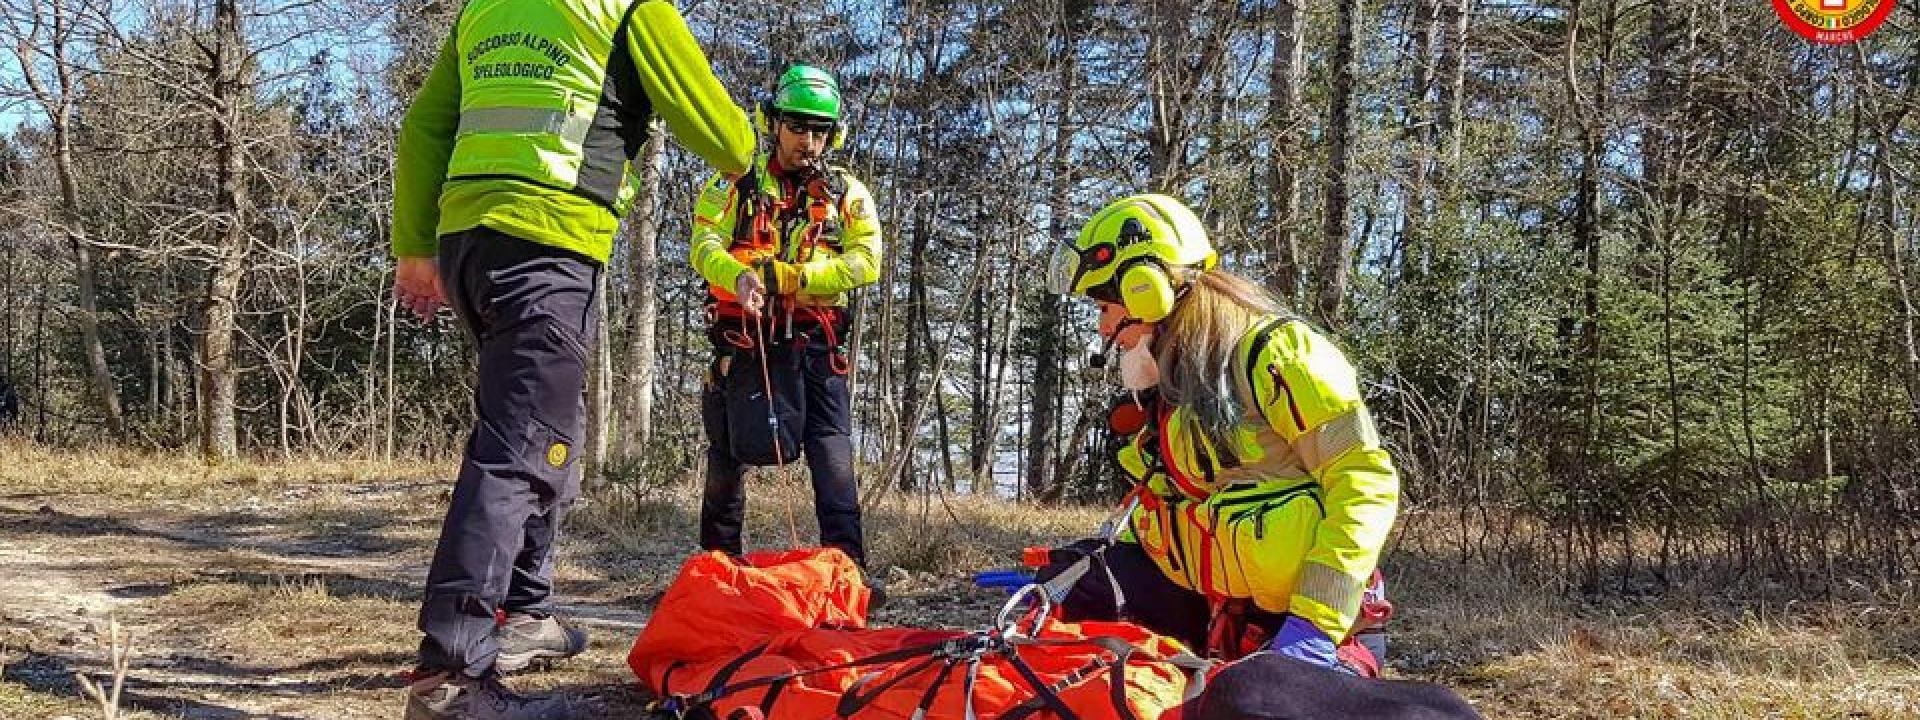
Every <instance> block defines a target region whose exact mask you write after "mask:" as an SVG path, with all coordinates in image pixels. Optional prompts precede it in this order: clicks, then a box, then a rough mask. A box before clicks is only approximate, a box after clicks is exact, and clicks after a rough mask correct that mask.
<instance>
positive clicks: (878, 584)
mask: <svg viewBox="0 0 1920 720" xmlns="http://www.w3.org/2000/svg"><path fill="white" fill-rule="evenodd" d="M860 580H861V582H862V583H864V584H865V585H866V586H867V609H868V610H879V609H880V608H883V607H886V606H887V578H886V577H885V576H883V575H875V574H872V573H868V572H867V571H866V570H864V569H863V570H861V571H860Z"/></svg>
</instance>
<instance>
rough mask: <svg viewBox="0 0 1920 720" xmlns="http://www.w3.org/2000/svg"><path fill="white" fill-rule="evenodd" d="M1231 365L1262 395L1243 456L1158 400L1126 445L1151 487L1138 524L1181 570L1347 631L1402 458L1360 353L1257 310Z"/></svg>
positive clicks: (1191, 579)
mask: <svg viewBox="0 0 1920 720" xmlns="http://www.w3.org/2000/svg"><path fill="white" fill-rule="evenodd" d="M1232 371H1233V373H1234V385H1235V387H1236V390H1237V391H1238V392H1239V393H1240V396H1241V398H1242V399H1243V403H1245V401H1246V400H1249V399H1250V400H1251V401H1252V402H1250V403H1245V404H1247V406H1248V415H1247V422H1246V423H1245V424H1243V425H1242V426H1241V427H1240V429H1239V431H1238V432H1237V433H1236V438H1235V440H1236V443H1235V444H1236V446H1237V447H1236V452H1235V453H1234V455H1236V456H1237V457H1236V458H1235V460H1234V461H1232V462H1226V463H1223V462H1219V461H1217V460H1216V458H1215V456H1216V453H1215V452H1214V451H1213V448H1212V447H1211V445H1210V444H1209V443H1208V442H1207V441H1206V439H1205V437H1204V435H1203V434H1202V433H1201V432H1199V428H1198V424H1197V423H1196V422H1194V420H1193V419H1192V416H1191V413H1190V412H1189V411H1187V410H1186V409H1184V408H1173V409H1167V410H1163V411H1162V412H1160V413H1157V414H1156V415H1157V421H1156V422H1154V423H1151V424H1150V425H1149V427H1148V428H1147V429H1145V430H1142V431H1141V432H1140V433H1139V434H1137V435H1136V436H1135V437H1134V439H1133V442H1132V443H1130V444H1129V445H1128V446H1127V447H1125V448H1123V449H1122V451H1121V454H1120V463H1121V465H1122V467H1124V468H1126V469H1127V471H1128V472H1129V473H1130V474H1133V475H1134V476H1135V477H1136V478H1138V479H1141V480H1142V481H1143V482H1145V483H1146V484H1147V487H1148V489H1149V491H1150V495H1151V496H1153V497H1152V499H1151V500H1149V501H1148V502H1146V503H1143V506H1142V507H1141V509H1140V510H1138V511H1136V512H1135V514H1134V523H1133V534H1134V537H1135V539H1136V540H1137V541H1138V542H1140V543H1141V545H1142V546H1143V547H1144V548H1146V549H1147V550H1148V553H1149V555H1152V556H1153V557H1154V558H1155V561H1156V562H1158V563H1160V565H1161V569H1162V570H1163V571H1166V572H1167V574H1168V576H1169V577H1170V578H1172V579H1173V580H1174V581H1175V582H1178V583H1180V584H1182V585H1183V586H1186V587H1189V588H1191V589H1194V590H1196V591H1199V592H1202V593H1206V594H1209V595H1212V596H1215V597H1249V598H1251V599H1253V601H1254V602H1255V604H1256V605H1258V606H1260V607H1262V608H1264V609H1266V610H1269V611H1272V612H1290V613H1293V614H1295V615H1299V616H1301V617H1303V618H1306V619H1307V620H1310V621H1312V622H1313V623H1314V624H1315V625H1316V626H1318V627H1319V628H1320V629H1322V630H1324V631H1326V632H1327V634H1328V635H1329V636H1331V637H1333V639H1334V640H1335V641H1336V642H1338V641H1339V640H1341V639H1342V638H1344V637H1345V636H1346V634H1347V632H1348V631H1349V630H1350V629H1351V628H1352V627H1353V624H1354V621H1355V620H1356V619H1357V617H1358V614H1359V610H1360V601H1361V595H1362V591H1363V590H1364V588H1365V585H1366V582H1367V580H1368V578H1369V577H1370V576H1371V575H1372V573H1373V570H1374V567H1375V565H1376V564H1378V562H1379V558H1380V551H1381V549H1382V548H1383V546H1384V545H1385V544H1386V539H1387V534H1388V532H1389V531H1390V530H1391V529H1392V527H1393V521H1394V516H1395V513H1396V512H1397V508H1398V503H1399V478H1398V477H1397V475H1396V474H1395V471H1394V468H1393V463H1392V460H1391V458H1389V457H1388V455H1387V452H1386V450H1385V449H1383V448H1381V447H1380V438H1379V435H1378V433H1377V432H1375V430H1374V427H1373V422H1372V419H1371V418H1370V417H1369V416H1368V414H1367V408H1366V404H1365V402H1364V401H1363V400H1362V399H1361V396H1360V388H1359V382H1358V379H1357V378H1356V376H1355V372H1354V369H1353V365H1352V364H1351V363H1349V362H1348V361H1347V359H1346V356H1345V355H1344V354H1343V353H1341V352H1340V350H1339V348H1337V347H1335V346H1334V345H1333V344H1332V343H1331V342H1328V341H1327V340H1326V339H1325V338H1324V337H1322V336H1320V335H1319V334H1318V333H1315V332H1314V331H1313V330H1312V329H1311V328H1309V327H1308V326H1307V325H1306V324H1305V323H1302V322H1298V321H1293V320H1288V319H1283V318H1271V319H1268V320H1265V321H1262V322H1257V323H1255V324H1254V327H1253V329H1251V330H1250V331H1248V333H1247V334H1246V335H1245V336H1244V337H1242V338H1241V340H1240V343H1239V345H1238V348H1237V351H1236V354H1235V360H1234V363H1233V368H1232Z"/></svg>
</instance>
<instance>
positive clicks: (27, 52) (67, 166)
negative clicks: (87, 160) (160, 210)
mask: <svg viewBox="0 0 1920 720" xmlns="http://www.w3.org/2000/svg"><path fill="white" fill-rule="evenodd" d="M67 10H68V7H67V3H66V2H65V1H64V0H53V2H51V3H49V4H48V5H47V6H45V7H44V8H41V7H37V6H36V8H35V16H34V17H33V23H34V24H33V25H31V26H30V29H24V30H23V29H21V28H20V26H18V25H16V24H12V23H9V26H10V28H12V29H15V30H16V32H14V33H11V34H13V35H15V36H16V37H14V38H13V40H14V41H15V44H14V48H13V50H14V57H15V58H16V59H17V60H18V61H19V63H20V70H21V77H22V79H23V80H25V81H26V83H27V88H28V90H30V91H31V92H32V94H33V98H34V100H35V102H36V103H37V104H39V105H40V108H41V110H42V111H44V112H45V113H46V115H47V125H48V126H49V128H50V129H51V130H52V131H53V164H54V174H55V175H56V176H57V177H58V179H59V183H60V210H59V216H58V217H59V220H58V222H57V224H58V226H59V227H60V229H61V232H62V233H63V234H64V235H65V236H66V238H67V247H68V248H69V249H71V250H72V251H73V267H74V281H75V284H76V286H77V287H76V290H77V293H76V295H77V297H76V298H75V299H76V300H77V301H78V303H79V305H80V307H79V321H80V343H81V351H82V354H83V355H85V356H86V358H87V371H88V374H89V376H90V378H91V380H92V384H91V386H90V390H91V391H92V393H93V396H94V400H95V401H96V402H98V403H99V407H100V412H101V414H102V415H104V416H105V420H106V423H107V429H108V431H109V432H111V433H112V435H113V436H114V437H124V436H125V435H126V423H125V421H124V414H123V413H122V411H121V407H120V387H119V383H117V382H115V381H114V379H113V371H112V369H111V368H109V367H108V366H107V351H106V348H105V346H104V345H102V343H101V341H100V310H99V300H98V297H99V290H98V275H99V271H98V269H97V268H96V262H95V259H94V257H93V248H92V246H91V245H90V244H89V243H88V242H87V237H86V231H85V229H83V227H82V225H81V222H82V218H81V210H80V183H79V181H78V174H79V173H78V171H77V170H76V168H75V164H74V159H73V103H74V100H73V92H74V86H75V85H76V84H77V83H78V79H76V78H74V77H73V72H74V66H73V65H72V64H71V63H70V61H69V60H68V58H67V50H68V43H69V41H70V40H71V38H72V35H73V33H74V32H75V28H74V27H73V26H72V22H73V18H72V17H71V16H69V15H68V13H67ZM42 21H45V22H46V23H47V25H46V26H43V25H41V24H40V23H41V22H42ZM49 26H50V27H49ZM43 29H45V30H47V31H49V35H48V36H46V37H41V35H40V32H41V30H43ZM41 42H45V43H47V48H48V50H49V51H50V53H49V54H50V55H51V58H52V60H53V67H52V71H53V77H52V85H51V86H49V85H48V84H47V81H46V79H44V78H42V77H41V75H40V71H39V69H38V67H37V65H38V64H37V63H36V62H34V53H35V52H37V49H36V48H34V47H32V46H33V45H35V44H38V43H41Z"/></svg>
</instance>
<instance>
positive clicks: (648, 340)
mask: <svg viewBox="0 0 1920 720" xmlns="http://www.w3.org/2000/svg"><path fill="white" fill-rule="evenodd" d="M666 139H667V133H666V130H664V129H662V128H659V127H655V128H654V129H653V133H652V135H651V136H650V137H648V138H647V145H646V149H644V150H643V151H641V153H640V157H639V159H638V160H636V161H635V162H637V163H638V164H639V166H640V167H639V170H640V187H639V195H638V200H637V201H636V202H635V203H634V207H633V215H632V218H631V219H630V220H628V222H630V223H632V225H633V243H632V244H631V245H629V246H627V262H628V268H629V269H630V277H629V284H628V286H627V302H626V311H627V312H626V315H627V353H626V354H627V382H626V385H625V386H624V387H622V388H621V392H619V393H618V395H619V397H620V422H619V427H620V443H619V448H620V449H619V455H620V456H621V457H623V458H625V459H628V460H632V459H634V458H638V457H640V455H641V454H642V453H644V452H646V449H647V448H648V447H649V444H650V443H651V442H652V439H653V376H654V365H655V359H654V346H655V340H654V328H655V326H657V325H658V324H659V319H660V318H659V315H660V301H659V298H658V295H657V293H656V292H655V288H656V286H657V285H658V284H659V283H658V279H659V274H660V217H659V216H660V208H661V207H662V205H663V204H662V203H661V201H660V200H661V198H660V154H661V151H662V149H663V148H664V147H665V145H666Z"/></svg>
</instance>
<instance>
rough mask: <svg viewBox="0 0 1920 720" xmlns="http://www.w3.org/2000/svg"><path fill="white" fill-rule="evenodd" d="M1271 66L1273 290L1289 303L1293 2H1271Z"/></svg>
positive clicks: (1296, 158)
mask: <svg viewBox="0 0 1920 720" xmlns="http://www.w3.org/2000/svg"><path fill="white" fill-rule="evenodd" d="M1273 12H1274V18H1273V69H1272V72H1271V74H1270V76H1269V77H1268V83H1269V88H1270V90H1269V92H1271V93H1272V97H1271V100H1270V102H1269V105H1268V111H1267V112H1268V115H1270V116H1272V118H1273V120H1272V122H1273V138H1274V139H1273V153H1272V157H1271V158H1270V159H1269V161H1268V172H1269V173H1271V174H1272V176H1273V181H1272V182H1273V187H1272V191H1271V192H1272V193H1273V197H1272V200H1271V202H1272V203H1273V230H1272V233H1273V260H1272V262H1271V263H1270V265H1269V270H1270V272H1272V273H1273V285H1274V291H1275V292H1277V293H1279V295H1280V297H1281V299H1283V300H1285V301H1286V302H1288V303H1289V304H1293V303H1298V302H1299V301H1300V289H1301V276H1302V274H1303V273H1302V272H1301V267H1302V263H1303V262H1304V259H1303V258H1302V257H1301V256H1300V240H1299V237H1298V236H1297V235H1295V234H1294V226H1295V224H1296V223H1297V222H1298V218H1297V217H1296V215H1298V214H1299V211H1300V178H1299V176H1298V175H1296V174H1295V173H1294V168H1296V167H1298V166H1299V165H1300V126H1301V122H1300V120H1301V116H1302V113H1301V112H1300V91H1301V86H1302V85H1304V84H1305V82H1306V72H1307V63H1306V60H1305V59H1304V56H1303V52H1304V48H1305V43H1304V38H1305V37H1306V32H1305V30H1304V27H1303V26H1304V25H1305V23H1303V22H1301V18H1300V6H1299V3H1298V2H1297V1H1296V0H1276V2H1275V3H1274V7H1273Z"/></svg>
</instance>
